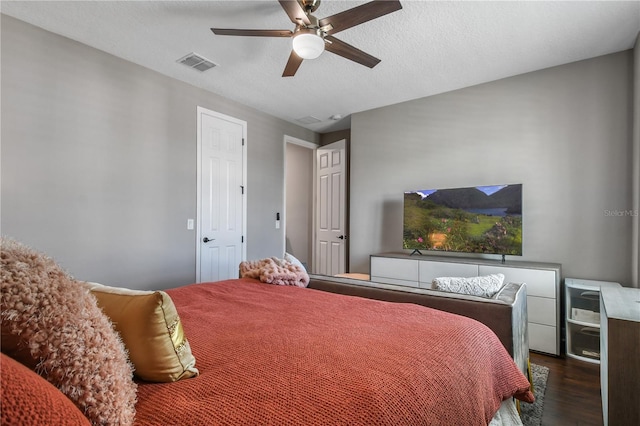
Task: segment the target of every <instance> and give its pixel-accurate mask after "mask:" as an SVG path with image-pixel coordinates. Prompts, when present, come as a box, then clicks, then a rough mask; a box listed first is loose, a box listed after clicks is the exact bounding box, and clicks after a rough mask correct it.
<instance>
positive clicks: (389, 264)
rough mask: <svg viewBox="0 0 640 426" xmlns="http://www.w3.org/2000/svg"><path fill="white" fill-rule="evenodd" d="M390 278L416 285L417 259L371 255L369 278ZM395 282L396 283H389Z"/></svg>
mask: <svg viewBox="0 0 640 426" xmlns="http://www.w3.org/2000/svg"><path fill="white" fill-rule="evenodd" d="M374 277H378V278H390V279H392V280H400V281H409V282H412V283H415V284H414V285H413V286H415V287H417V286H418V261H417V260H413V259H394V258H392V257H375V256H373V257H371V279H372V281H376V280H374ZM389 284H397V283H389Z"/></svg>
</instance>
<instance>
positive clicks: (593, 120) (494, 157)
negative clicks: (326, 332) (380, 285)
mask: <svg viewBox="0 0 640 426" xmlns="http://www.w3.org/2000/svg"><path fill="white" fill-rule="evenodd" d="M632 70H633V55H632V52H631V51H625V52H621V53H618V54H613V55H608V56H603V57H599V58H595V59H592V60H587V61H582V62H577V63H572V64H568V65H564V66H560V67H555V68H550V69H545V70H542V71H537V72H532V73H529V74H524V75H520V76H516V77H512V78H507V79H503V80H499V81H495V82H491V83H487V84H483V85H479V86H474V87H469V88H465V89H462V90H458V91H454V92H449V93H445V94H441V95H437V96H432V97H428V98H422V99H417V100H414V101H410V102H406V103H402V104H397V105H392V106H389V107H385V108H380V109H376V110H371V111H366V112H361V113H357V114H354V115H353V116H352V121H351V123H352V128H351V198H350V200H351V203H350V208H351V217H352V218H353V220H351V233H350V243H351V246H350V249H351V256H350V260H351V268H350V270H351V271H352V272H365V271H368V260H369V258H368V256H369V255H370V254H372V253H378V252H387V251H396V252H397V251H401V247H402V205H403V191H406V190H412V189H422V188H446V187H462V186H476V185H489V184H502V183H522V184H523V185H524V186H523V191H524V199H523V204H524V205H523V216H524V217H523V219H524V230H523V240H524V247H523V251H524V254H523V256H522V258H521V259H522V260H529V261H540V262H557V263H561V264H562V267H563V275H564V276H566V277H576V278H588V279H602V280H612V281H618V282H621V283H623V284H625V285H630V283H631V268H632V260H631V253H632V239H631V230H632V217H631V216H630V215H623V216H612V215H611V214H615V212H624V211H628V210H630V209H631V208H632V184H631V179H632V135H631V132H632ZM416 84H420V82H419V81H418V82H416ZM607 212H614V213H607ZM494 257H495V256H494ZM514 260H518V259H517V258H516V259H514Z"/></svg>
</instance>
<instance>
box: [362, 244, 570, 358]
mask: <svg viewBox="0 0 640 426" xmlns="http://www.w3.org/2000/svg"><path fill="white" fill-rule="evenodd" d="M370 271H371V281H375V282H381V283H387V284H397V285H404V286H408V287H419V288H431V282H432V281H433V279H434V278H436V277H475V276H479V275H488V274H498V273H500V274H504V276H505V281H507V282H515V283H525V284H526V285H527V311H528V315H529V321H528V328H529V348H530V349H531V350H533V351H538V352H544V353H548V354H552V355H560V337H561V327H560V323H561V321H560V303H559V302H560V265H559V264H557V263H537V262H513V261H508V262H506V263H501V262H500V261H495V260H488V259H470V258H461V257H444V256H425V255H416V256H410V255H408V254H403V253H383V254H376V255H372V256H371V264H370Z"/></svg>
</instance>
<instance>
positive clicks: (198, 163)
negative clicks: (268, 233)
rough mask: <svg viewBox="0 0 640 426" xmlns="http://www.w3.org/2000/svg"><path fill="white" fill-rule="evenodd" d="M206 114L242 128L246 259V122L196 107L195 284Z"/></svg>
mask: <svg viewBox="0 0 640 426" xmlns="http://www.w3.org/2000/svg"><path fill="white" fill-rule="evenodd" d="M202 114H207V115H211V116H213V117H216V118H219V119H222V120H226V121H230V122H232V123H235V124H239V125H240V126H242V141H243V143H242V186H243V187H244V197H242V235H243V238H244V241H243V242H242V260H246V258H247V240H246V235H247V144H248V142H247V122H246V121H244V120H240V119H238V118H235V117H231V116H229V115H225V114H222V113H219V112H216V111H212V110H210V109H207V108H204V107H201V106H197V107H196V117H197V119H196V126H197V127H196V235H195V244H196V282H197V283H199V282H201V281H200V240H201V239H202V234H201V232H202V230H201V221H202V217H201V212H200V209H201V207H202V132H201V129H202V119H201V115H202Z"/></svg>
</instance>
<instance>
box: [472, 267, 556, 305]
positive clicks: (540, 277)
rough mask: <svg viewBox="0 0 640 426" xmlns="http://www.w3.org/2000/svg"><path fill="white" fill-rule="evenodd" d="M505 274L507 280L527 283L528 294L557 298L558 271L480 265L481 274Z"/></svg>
mask: <svg viewBox="0 0 640 426" xmlns="http://www.w3.org/2000/svg"><path fill="white" fill-rule="evenodd" d="M489 274H504V278H505V281H506V282H512V283H525V284H527V295H529V296H540V297H548V298H550V299H555V298H556V297H557V296H556V273H555V271H548V270H543V269H522V268H510V267H508V266H489V265H480V275H489Z"/></svg>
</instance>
